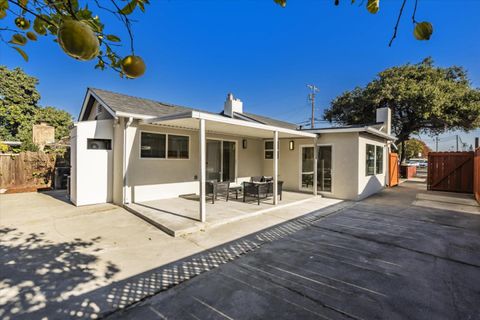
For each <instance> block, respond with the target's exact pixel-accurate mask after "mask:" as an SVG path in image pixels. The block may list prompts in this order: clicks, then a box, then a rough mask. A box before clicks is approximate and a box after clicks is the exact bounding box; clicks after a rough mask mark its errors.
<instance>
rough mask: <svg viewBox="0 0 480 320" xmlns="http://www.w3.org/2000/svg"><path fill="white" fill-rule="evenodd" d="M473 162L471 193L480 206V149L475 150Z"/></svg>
mask: <svg viewBox="0 0 480 320" xmlns="http://www.w3.org/2000/svg"><path fill="white" fill-rule="evenodd" d="M473 161H474V163H473V193H474V195H475V199H477V202H478V203H479V204H480V148H477V150H475V156H474V159H473Z"/></svg>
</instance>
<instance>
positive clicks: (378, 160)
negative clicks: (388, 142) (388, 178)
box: [375, 146, 383, 174]
mask: <svg viewBox="0 0 480 320" xmlns="http://www.w3.org/2000/svg"><path fill="white" fill-rule="evenodd" d="M375 154H376V157H375V172H376V173H377V174H382V173H383V147H380V146H376V149H375Z"/></svg>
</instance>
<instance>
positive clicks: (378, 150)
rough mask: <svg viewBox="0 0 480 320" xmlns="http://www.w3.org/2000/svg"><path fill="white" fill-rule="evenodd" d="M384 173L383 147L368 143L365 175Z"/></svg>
mask: <svg viewBox="0 0 480 320" xmlns="http://www.w3.org/2000/svg"><path fill="white" fill-rule="evenodd" d="M382 173H383V147H382V146H376V145H373V144H367V146H366V149H365V175H367V176H373V175H375V174H382Z"/></svg>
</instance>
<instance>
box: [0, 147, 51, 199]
mask: <svg viewBox="0 0 480 320" xmlns="http://www.w3.org/2000/svg"><path fill="white" fill-rule="evenodd" d="M54 168H55V155H54V154H47V153H43V152H21V153H19V154H0V189H7V192H19V191H36V190H37V189H41V188H49V187H51V185H52V178H53V175H54Z"/></svg>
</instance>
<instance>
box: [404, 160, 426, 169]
mask: <svg viewBox="0 0 480 320" xmlns="http://www.w3.org/2000/svg"><path fill="white" fill-rule="evenodd" d="M407 164H408V165H410V166H415V167H420V168H426V167H427V166H428V160H427V159H420V158H411V159H409V160H407Z"/></svg>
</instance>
